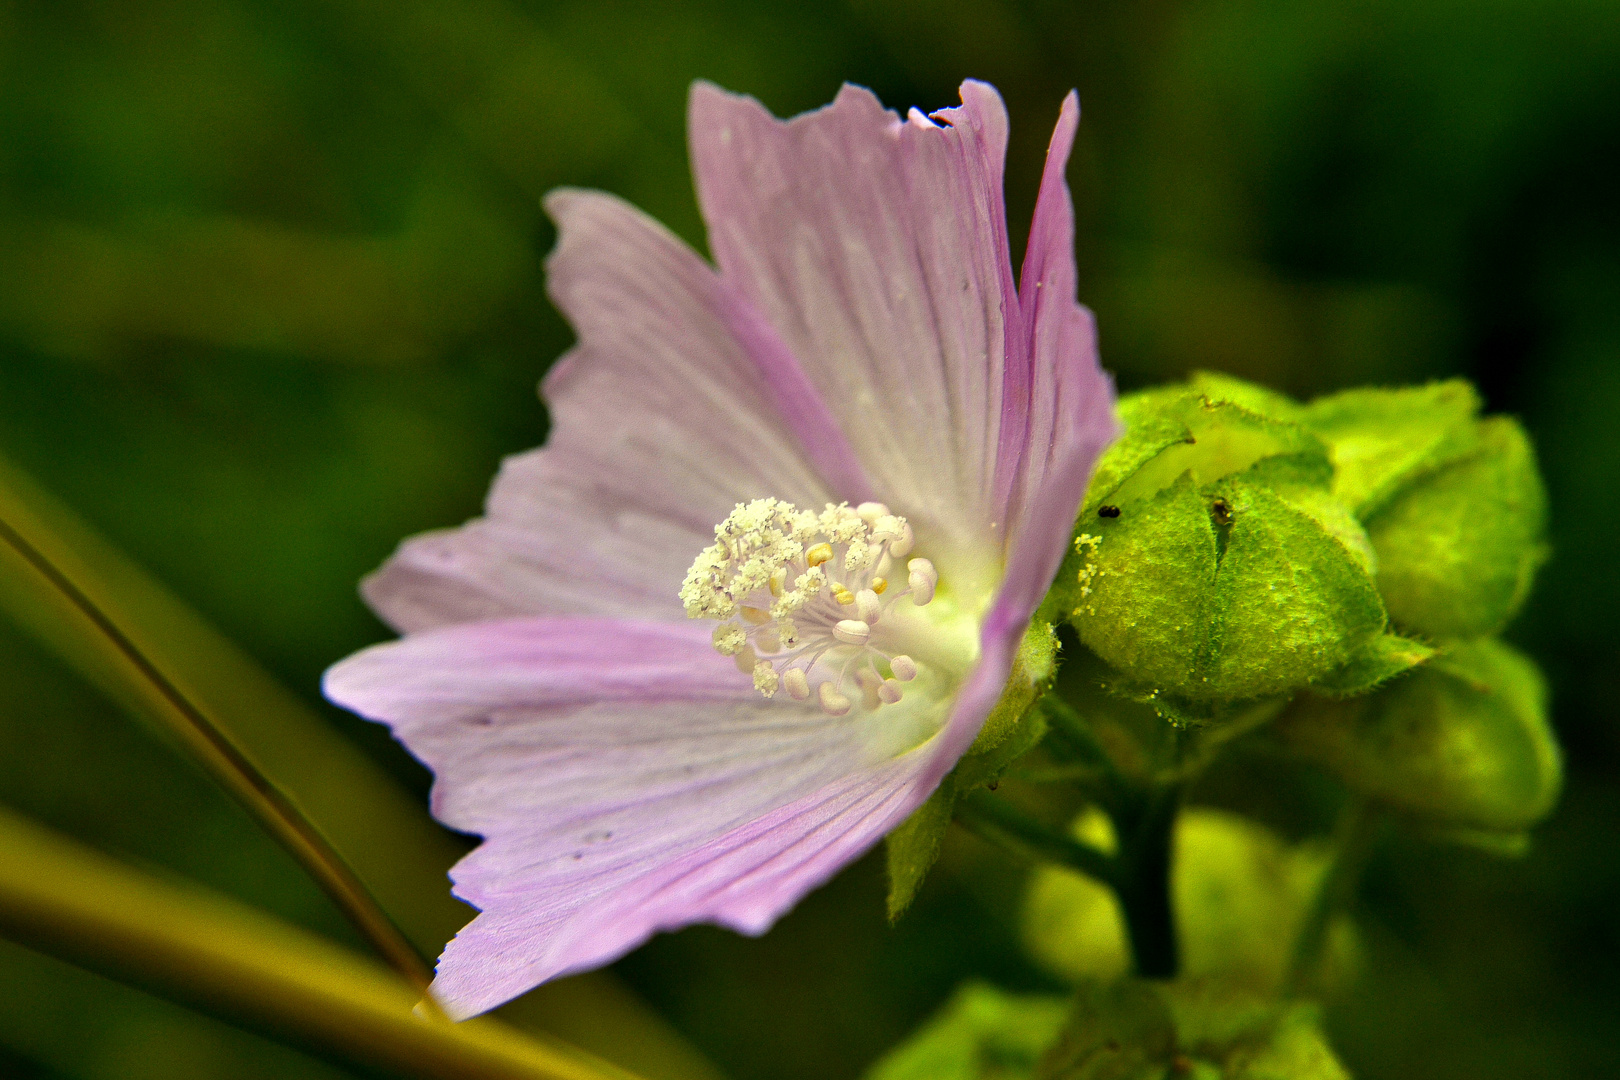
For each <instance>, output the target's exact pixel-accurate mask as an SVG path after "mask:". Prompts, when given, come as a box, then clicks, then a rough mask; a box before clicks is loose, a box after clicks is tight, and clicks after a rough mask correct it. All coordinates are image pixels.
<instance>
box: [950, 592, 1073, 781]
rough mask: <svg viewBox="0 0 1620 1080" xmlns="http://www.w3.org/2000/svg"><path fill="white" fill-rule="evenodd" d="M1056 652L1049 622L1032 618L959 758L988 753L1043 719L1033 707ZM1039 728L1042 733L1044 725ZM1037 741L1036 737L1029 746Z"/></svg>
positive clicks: (1053, 668)
mask: <svg viewBox="0 0 1620 1080" xmlns="http://www.w3.org/2000/svg"><path fill="white" fill-rule="evenodd" d="M1057 651H1058V641H1057V634H1056V633H1055V632H1054V631H1053V629H1052V624H1051V623H1049V622H1044V621H1041V620H1032V621H1031V622H1030V624H1029V629H1028V630H1026V631H1025V632H1024V637H1023V640H1022V641H1020V642H1019V644H1018V655H1017V656H1016V657H1014V658H1013V668H1012V674H1011V675H1009V676H1008V677H1007V686H1006V688H1005V689H1003V690H1002V692H1001V698H1000V699H999V700H998V701H997V702H996V704H995V707H994V708H993V709H991V710H990V715H989V716H987V717H985V720H984V726H983V727H981V728H979V734H978V737H977V738H975V739H974V740H973V745H972V746H970V747H968V751H967V753H966V754H965V755H963V759H962V760H963V761H967V760H968V759H970V758H973V757H980V756H984V755H986V754H990V753H991V752H992V751H994V750H996V749H997V748H998V747H1000V746H1001V744H1002V743H1004V742H1007V741H1008V740H1011V739H1013V738H1014V736H1016V735H1018V733H1019V732H1020V730H1021V729H1022V728H1024V727H1026V726H1029V725H1031V724H1038V723H1042V722H1043V721H1042V719H1041V718H1040V716H1039V710H1037V709H1035V708H1034V706H1035V703H1036V702H1037V701H1039V700H1040V699H1041V695H1042V694H1044V693H1046V688H1047V686H1048V685H1049V684H1050V683H1051V680H1052V674H1053V672H1055V671H1056V670H1057ZM1042 730H1043V732H1044V728H1043V729H1042ZM1039 741H1040V739H1039V738H1037V739H1035V740H1034V741H1033V742H1031V743H1030V745H1031V746H1033V745H1034V743H1035V742H1039Z"/></svg>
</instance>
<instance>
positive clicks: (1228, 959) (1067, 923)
mask: <svg viewBox="0 0 1620 1080" xmlns="http://www.w3.org/2000/svg"><path fill="white" fill-rule="evenodd" d="M1073 831H1074V834H1075V836H1076V837H1078V838H1079V839H1082V840H1085V841H1087V842H1089V843H1090V844H1092V845H1093V846H1095V847H1098V848H1101V849H1102V850H1105V851H1109V850H1112V849H1113V846H1114V836H1113V829H1112V827H1111V826H1110V824H1109V822H1108V819H1107V818H1106V817H1105V816H1103V814H1101V813H1100V812H1098V811H1091V812H1089V813H1087V814H1084V815H1082V816H1081V817H1080V818H1079V819H1078V820H1077V821H1076V822H1075V824H1074V826H1073ZM1327 864H1328V854H1327V851H1326V849H1325V848H1323V847H1321V846H1319V845H1311V844H1307V845H1298V846H1290V845H1288V844H1285V843H1284V842H1283V841H1282V839H1281V838H1280V837H1278V836H1277V835H1276V834H1274V833H1273V832H1271V831H1270V830H1269V829H1267V828H1265V827H1264V826H1262V825H1258V824H1256V823H1254V822H1252V821H1249V820H1247V819H1245V818H1241V817H1238V816H1237V815H1235V814H1230V813H1226V812H1224V811H1219V810H1210V809H1205V808H1193V809H1189V810H1187V811H1186V812H1185V813H1183V814H1182V815H1181V817H1180V819H1179V820H1178V821H1177V822H1176V837H1175V865H1174V867H1173V871H1172V877H1171V889H1172V892H1171V899H1172V901H1173V903H1174V905H1175V913H1176V925H1177V927H1178V930H1179V934H1180V941H1181V952H1182V972H1183V974H1184V975H1186V976H1188V977H1191V978H1195V979H1198V978H1216V979H1220V980H1221V981H1222V982H1223V983H1226V984H1228V985H1232V986H1240V987H1243V988H1245V989H1248V990H1252V991H1254V992H1255V993H1258V994H1262V995H1267V994H1274V993H1276V992H1277V991H1278V990H1279V989H1280V988H1281V986H1282V982H1283V976H1284V975H1285V973H1286V971H1287V968H1288V963H1289V960H1290V950H1291V949H1292V947H1293V942H1294V938H1295V936H1296V935H1297V933H1298V931H1299V927H1300V925H1301V924H1302V923H1303V921H1304V918H1305V913H1306V911H1307V909H1308V908H1309V907H1310V904H1311V900H1312V898H1313V897H1314V896H1315V894H1316V890H1317V887H1318V886H1319V885H1320V883H1321V880H1322V875H1323V874H1324V873H1325V872H1326V870H1327ZM1023 936H1024V943H1025V947H1026V948H1027V949H1028V951H1029V954H1030V955H1031V956H1032V957H1033V958H1034V959H1035V961H1036V962H1037V963H1039V964H1040V965H1041V966H1042V967H1044V968H1046V969H1047V970H1048V971H1050V972H1052V973H1053V974H1055V975H1058V976H1060V977H1062V978H1065V979H1068V980H1070V981H1074V982H1078V981H1080V980H1081V979H1083V978H1100V979H1112V978H1115V977H1117V976H1120V975H1123V974H1124V973H1125V972H1126V971H1127V970H1128V969H1129V967H1130V952H1129V946H1128V945H1127V943H1126V936H1125V923H1124V918H1123V916H1122V915H1121V913H1120V908H1119V901H1118V900H1116V899H1115V898H1114V894H1113V892H1112V891H1110V890H1109V889H1108V888H1107V887H1106V886H1103V885H1101V884H1098V883H1097V882H1095V881H1093V880H1091V879H1090V878H1085V877H1081V876H1080V875H1079V874H1076V873H1074V872H1073V871H1071V870H1067V869H1064V868H1062V867H1057V866H1050V865H1048V866H1041V867H1039V868H1037V869H1036V871H1035V873H1034V874H1033V875H1032V876H1031V878H1030V886H1029V892H1028V894H1027V895H1026V897H1025V903H1024V914H1023ZM1327 956H1328V963H1327V965H1326V968H1327V971H1326V979H1327V981H1328V982H1329V983H1342V982H1343V981H1346V980H1347V978H1348V977H1349V975H1350V974H1351V973H1352V972H1353V969H1354V967H1355V961H1356V956H1357V947H1356V938H1355V928H1354V927H1353V926H1352V925H1351V922H1350V920H1349V918H1348V917H1347V916H1339V917H1338V918H1336V919H1335V920H1334V922H1333V924H1332V926H1331V927H1330V929H1329V938H1328V949H1327Z"/></svg>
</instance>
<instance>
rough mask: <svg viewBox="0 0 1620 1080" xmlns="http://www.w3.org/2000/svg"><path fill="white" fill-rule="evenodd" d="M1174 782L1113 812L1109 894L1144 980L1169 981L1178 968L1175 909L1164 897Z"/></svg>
mask: <svg viewBox="0 0 1620 1080" xmlns="http://www.w3.org/2000/svg"><path fill="white" fill-rule="evenodd" d="M1181 792H1182V787H1181V785H1180V784H1169V785H1165V786H1164V787H1161V788H1158V789H1156V790H1154V791H1151V792H1147V793H1145V794H1143V795H1140V796H1139V797H1138V798H1136V799H1134V800H1132V801H1131V804H1129V805H1128V806H1126V807H1122V808H1121V811H1120V812H1119V813H1116V814H1115V815H1114V830H1115V833H1116V835H1117V836H1118V837H1119V857H1118V864H1119V877H1118V879H1117V880H1116V882H1115V883H1114V893H1115V895H1116V896H1118V897H1119V906H1120V909H1121V911H1122V912H1123V913H1124V916H1125V931H1126V934H1127V936H1128V937H1129V938H1130V942H1131V955H1132V956H1133V957H1134V958H1135V960H1136V973H1137V974H1138V975H1140V976H1142V977H1143V978H1145V979H1173V978H1175V976H1176V973H1177V972H1178V971H1179V970H1180V968H1181V957H1180V950H1179V948H1178V947H1177V942H1176V923H1175V910H1174V907H1173V905H1172V902H1171V895H1170V860H1171V854H1172V850H1173V839H1174V831H1175V823H1176V815H1177V813H1178V812H1179V811H1180V809H1181Z"/></svg>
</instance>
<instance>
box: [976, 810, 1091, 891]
mask: <svg viewBox="0 0 1620 1080" xmlns="http://www.w3.org/2000/svg"><path fill="white" fill-rule="evenodd" d="M956 820H957V821H959V822H960V823H961V824H962V825H963V826H964V827H965V828H966V829H968V830H969V831H970V832H972V833H974V834H975V835H976V836H978V837H980V838H981V839H984V840H987V841H989V842H990V843H992V844H996V845H997V846H1000V847H1006V848H1011V849H1013V850H1014V851H1016V852H1018V853H1019V854H1022V855H1024V856H1026V857H1032V858H1034V859H1036V860H1038V861H1045V862H1055V863H1057V864H1058V865H1060V866H1066V867H1068V868H1069V869H1071V870H1077V871H1079V872H1080V873H1082V874H1085V875H1086V876H1087V877H1091V878H1095V879H1097V880H1098V881H1100V882H1102V883H1103V884H1105V885H1109V886H1112V885H1113V884H1114V881H1115V879H1116V876H1117V873H1118V868H1117V866H1116V865H1115V860H1114V859H1113V858H1112V857H1111V856H1109V855H1107V854H1104V853H1103V852H1102V851H1099V850H1098V849H1096V848H1094V847H1092V846H1091V845H1090V844H1086V843H1082V842H1081V841H1079V840H1076V839H1075V838H1074V837H1072V836H1070V835H1068V834H1067V833H1064V832H1061V831H1059V830H1057V829H1054V828H1052V827H1051V826H1049V825H1046V824H1043V823H1042V822H1039V821H1036V820H1035V819H1034V818H1032V817H1030V816H1029V815H1028V814H1025V813H1024V812H1023V811H1022V810H1019V809H1018V808H1017V807H1015V806H1013V805H1012V804H1011V803H1009V802H1007V801H1006V800H1005V799H998V798H997V797H996V796H994V795H992V794H990V793H989V792H988V791H970V792H968V793H967V794H966V795H964V796H962V798H961V799H960V800H958V801H957V804H956Z"/></svg>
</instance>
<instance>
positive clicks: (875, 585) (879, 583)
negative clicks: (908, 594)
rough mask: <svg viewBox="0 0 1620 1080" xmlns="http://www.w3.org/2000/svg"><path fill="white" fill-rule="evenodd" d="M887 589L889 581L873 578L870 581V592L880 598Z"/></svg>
mask: <svg viewBox="0 0 1620 1080" xmlns="http://www.w3.org/2000/svg"><path fill="white" fill-rule="evenodd" d="M888 587H889V581H888V579H887V578H880V577H875V578H873V579H872V591H873V592H875V593H877V594H878V595H879V596H882V595H883V590H884V589H887V588H888Z"/></svg>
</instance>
